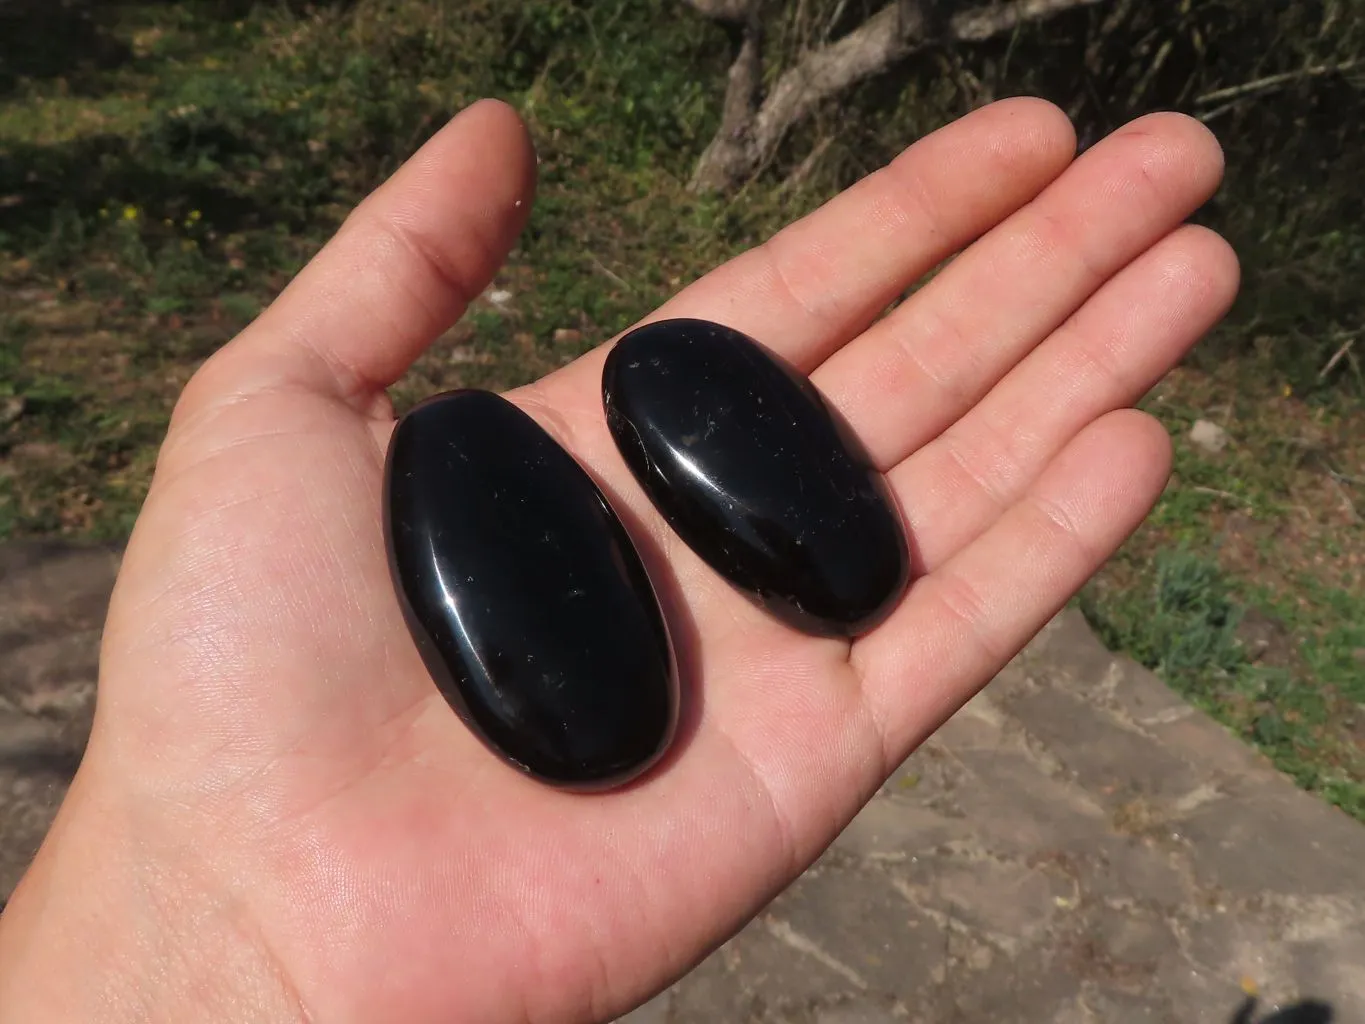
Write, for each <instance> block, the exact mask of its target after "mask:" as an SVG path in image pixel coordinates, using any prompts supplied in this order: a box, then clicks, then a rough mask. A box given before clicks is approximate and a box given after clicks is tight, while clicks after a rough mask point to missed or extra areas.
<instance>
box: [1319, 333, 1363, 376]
mask: <svg viewBox="0 0 1365 1024" xmlns="http://www.w3.org/2000/svg"><path fill="white" fill-rule="evenodd" d="M1355 343H1356V336H1355V335H1354V334H1352V335H1351V336H1350V337H1348V338H1347V339H1346V341H1345V342H1344V343H1343V344H1342V346H1341V348H1339V349H1337V350H1336V352H1335V353H1334V354H1333V355H1332V358H1331V359H1329V360H1327V365H1326V366H1324V367H1323V368H1322V369H1321V370H1319V371H1318V380H1326V379H1327V375H1328V374H1329V373H1331V372H1332V371H1333V370H1334V369H1336V365H1337V363H1339V362H1341V361H1342V360H1343V359H1345V358H1347V357H1348V356H1349V355H1350V354H1351V346H1353V345H1354V344H1355Z"/></svg>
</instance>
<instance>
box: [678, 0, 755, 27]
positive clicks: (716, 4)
mask: <svg viewBox="0 0 1365 1024" xmlns="http://www.w3.org/2000/svg"><path fill="white" fill-rule="evenodd" d="M683 2H684V3H686V4H687V6H688V7H690V8H692V10H694V11H696V12H697V13H698V14H700V15H702V16H703V17H706V18H710V19H711V20H712V21H729V22H734V23H736V24H743V23H744V22H745V21H747V20H748V19H749V15H750V14H751V13H752V11H753V6H754V5H753V2H752V0H683Z"/></svg>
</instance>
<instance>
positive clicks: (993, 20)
mask: <svg viewBox="0 0 1365 1024" xmlns="http://www.w3.org/2000/svg"><path fill="white" fill-rule="evenodd" d="M1103 2H1104V0H1017V2H1016V3H1012V4H991V5H989V6H986V7H977V8H975V9H973V10H970V11H963V12H962V13H961V14H958V15H955V16H954V17H953V18H952V19H950V21H949V29H950V31H949V36H950V37H951V38H952V39H955V40H957V41H959V42H963V43H979V42H981V41H982V40H984V39H990V38H991V37H992V36H998V35H1001V34H1003V33H1005V32H1009V31H1012V30H1013V29H1015V28H1018V27H1019V26H1020V25H1023V24H1025V23H1026V22H1030V21H1042V20H1043V19H1044V18H1051V17H1053V16H1054V15H1057V14H1061V13H1062V12H1063V11H1070V10H1073V9H1075V8H1077V7H1089V6H1092V5H1094V4H1097V3H1103Z"/></svg>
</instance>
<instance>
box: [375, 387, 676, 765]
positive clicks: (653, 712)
mask: <svg viewBox="0 0 1365 1024" xmlns="http://www.w3.org/2000/svg"><path fill="white" fill-rule="evenodd" d="M384 486H385V500H384V532H385V538H386V542H387V545H388V554H389V566H390V569H391V571H392V574H393V579H394V584H395V587H396V589H397V591H398V595H399V599H400V604H401V605H402V608H403V613H404V616H405V618H406V619H407V623H408V628H409V629H410V630H411V632H412V636H413V638H414V640H415V641H416V642H417V647H418V649H419V651H420V652H421V654H422V658H423V661H424V662H425V663H426V666H427V669H428V671H429V672H430V673H431V675H432V678H433V679H434V680H435V681H436V685H437V686H438V687H439V688H440V690H441V692H442V693H443V694H444V695H445V697H446V699H447V700H448V701H449V703H450V705H451V706H452V707H453V708H454V709H455V710H456V712H458V713H459V715H460V717H461V718H463V719H464V720H465V722H466V723H467V724H468V725H469V727H470V728H471V729H472V730H473V731H474V733H475V734H477V735H478V736H479V737H480V738H481V739H482V740H483V741H484V742H485V743H486V744H487V745H488V746H489V747H491V748H492V749H493V750H494V751H495V752H497V753H498V754H499V755H501V756H502V757H503V758H505V759H506V760H507V761H509V762H511V763H512V764H513V765H515V766H517V767H519V768H520V769H522V770H523V771H525V772H528V773H529V774H531V775H533V776H535V777H537V778H539V779H541V780H543V781H545V782H548V783H551V784H555V785H560V786H565V787H570V788H583V789H599V788H606V787H608V786H613V785H619V784H621V783H624V782H626V781H629V780H630V779H631V778H634V777H635V776H637V775H639V774H640V773H642V772H643V771H645V770H646V769H648V768H649V767H650V765H652V764H653V763H654V762H655V761H657V760H658V759H659V757H660V756H661V755H662V754H663V752H664V751H665V749H666V748H667V747H668V745H669V743H670V742H671V740H672V738H673V734H674V730H675V728H676V722H677V713H678V685H677V676H676V670H675V665H674V660H673V653H672V647H671V645H670V642H669V635H668V630H667V627H666V625H665V623H664V619H663V616H662V614H661V612H660V609H659V605H658V601H657V599H656V597H655V593H654V590H653V588H652V586H651V584H650V581H649V578H648V576H647V575H646V574H645V569H644V566H643V565H642V564H641V561H640V557H639V555H638V553H637V552H636V550H635V548H634V546H633V545H632V544H631V541H630V538H629V536H628V535H627V533H626V531H625V528H624V527H623V526H622V524H621V521H620V520H619V519H618V518H617V516H616V514H615V512H614V511H613V510H612V508H611V506H610V505H609V504H608V502H607V500H606V498H605V497H604V496H603V494H602V493H601V491H600V490H599V489H598V488H597V486H596V484H594V483H593V481H592V479H591V478H590V477H589V476H588V475H587V473H586V472H584V470H583V469H582V467H580V466H579V464H578V463H577V462H576V461H574V459H573V457H572V456H571V455H569V453H568V452H566V451H565V450H564V449H563V448H561V447H560V446H559V445H558V444H557V443H555V441H554V440H553V439H552V438H551V437H550V435H549V434H547V433H546V432H545V431H544V430H542V429H541V428H540V426H539V425H538V424H537V423H536V422H535V421H534V420H533V419H531V418H530V417H529V416H527V415H526V414H525V413H524V412H522V411H521V410H520V409H518V408H517V407H516V406H514V405H512V404H511V403H510V402H508V401H507V400H505V399H503V398H500V397H498V396H497V395H494V394H491V393H489V392H487V391H473V390H466V391H455V392H450V393H448V394H444V395H439V396H437V397H435V398H432V399H428V400H427V401H425V402H423V403H422V404H421V405H418V406H417V407H415V408H414V409H413V410H412V411H411V412H409V413H408V414H407V415H406V416H404V417H403V419H402V420H401V421H400V422H399V424H398V426H397V428H396V429H395V430H394V434H393V439H392V441H391V442H390V445H389V453H388V463H387V467H386V470H385V484H384Z"/></svg>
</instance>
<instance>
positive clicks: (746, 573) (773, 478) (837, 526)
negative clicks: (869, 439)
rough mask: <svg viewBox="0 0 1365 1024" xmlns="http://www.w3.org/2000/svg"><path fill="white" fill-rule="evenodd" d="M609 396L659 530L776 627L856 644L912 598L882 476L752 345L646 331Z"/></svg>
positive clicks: (611, 363)
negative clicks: (672, 534) (660, 520)
mask: <svg viewBox="0 0 1365 1024" xmlns="http://www.w3.org/2000/svg"><path fill="white" fill-rule="evenodd" d="M602 397H603V402H604V405H605V407H606V412H607V423H608V425H609V426H610V428H611V433H612V436H613V437H614V438H615V441H616V444H617V447H618V448H620V450H621V454H622V455H623V456H624V457H625V460H626V462H627V464H628V465H629V466H630V468H631V471H632V472H633V473H634V474H635V477H636V479H637V480H638V481H639V482H640V484H641V486H643V487H644V489H645V490H646V492H647V493H648V494H649V497H650V499H651V500H652V501H653V502H654V504H655V506H656V507H657V508H658V509H659V511H660V512H661V513H662V514H663V515H664V518H665V519H667V520H668V522H669V524H670V525H671V526H672V527H673V529H674V530H675V531H677V533H678V535H679V536H680V537H682V539H683V540H684V541H685V542H686V543H687V544H688V546H689V547H691V548H692V549H693V550H694V551H696V552H697V554H699V555H700V556H701V557H702V558H703V559H705V560H706V561H707V562H708V563H709V564H710V565H711V566H712V568H714V569H715V570H716V571H717V572H719V573H720V574H721V575H722V576H724V577H726V578H727V579H728V580H730V582H731V583H733V584H734V585H735V586H737V587H739V588H740V589H741V590H743V591H745V592H746V593H748V594H749V595H751V596H752V597H753V598H755V599H757V600H758V601H759V602H760V603H761V604H762V605H763V606H765V607H766V608H767V609H768V610H769V611H770V612H772V613H773V614H774V615H776V616H777V617H778V618H780V619H782V620H783V621H785V622H787V623H788V624H790V625H792V626H794V627H795V628H797V629H800V630H803V631H805V632H808V633H815V634H818V635H831V636H854V635H857V634H859V633H861V632H865V631H866V630H868V629H870V628H871V627H872V626H874V625H876V624H877V622H878V621H880V620H881V619H882V618H883V617H884V616H885V614H886V613H887V612H888V611H889V610H890V608H891V606H892V605H893V604H894V603H895V602H896V600H897V599H898V598H899V597H900V595H901V594H902V592H903V591H904V588H905V586H906V583H907V580H908V577H909V552H908V547H907V544H906V540H905V533H904V529H903V527H902V526H901V521H900V516H899V514H898V512H897V510H896V507H895V504H894V502H893V500H892V498H891V495H890V492H889V491H888V489H887V487H886V484H885V482H884V480H883V479H882V477H881V474H880V473H878V472H877V471H876V468H875V467H874V466H873V465H872V462H871V460H870V458H869V457H868V455H867V453H866V451H865V450H864V449H863V448H862V446H861V445H860V444H859V443H858V442H857V440H856V438H854V437H853V435H852V433H851V431H850V430H849V429H848V427H847V425H846V424H845V423H844V422H843V421H842V420H841V419H839V418H838V417H837V416H836V415H835V414H834V412H833V411H832V410H831V409H830V408H829V406H828V405H827V404H826V403H825V401H824V399H823V398H822V397H821V395H820V393H819V392H818V391H817V390H816V389H815V387H814V385H812V384H811V383H810V381H809V380H807V379H806V378H805V377H804V376H802V375H801V374H800V373H798V372H797V371H796V370H795V369H793V368H792V367H791V366H790V365H788V364H787V363H786V362H785V361H783V360H781V359H780V358H779V357H777V356H776V355H774V354H773V353H771V352H769V351H768V350H766V349H765V348H763V347H762V346H760V345H759V344H758V343H757V342H756V341H754V340H753V339H751V338H749V337H747V336H746V335H743V334H741V333H739V332H738V331H735V330H732V329H730V328H728V327H722V326H721V325H719V324H714V323H710V322H708V321H705V320H664V321H660V322H658V323H653V324H648V325H646V326H644V327H641V328H638V329H636V330H634V331H632V332H631V333H629V334H627V335H626V336H625V337H624V338H622V339H621V340H620V341H619V342H618V343H617V345H616V347H615V348H614V349H613V350H612V352H611V354H610V355H609V356H608V357H607V361H606V366H605V368H604V370H603V377H602Z"/></svg>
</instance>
